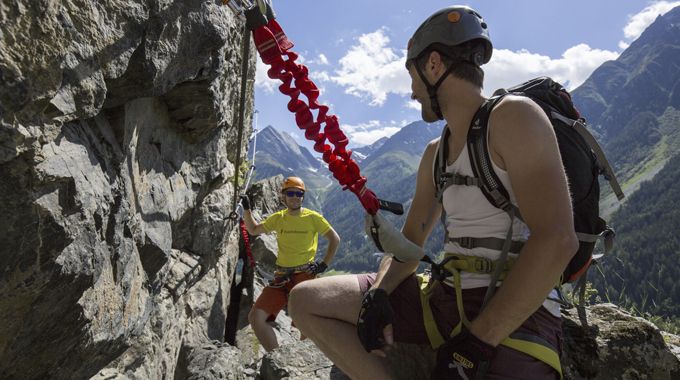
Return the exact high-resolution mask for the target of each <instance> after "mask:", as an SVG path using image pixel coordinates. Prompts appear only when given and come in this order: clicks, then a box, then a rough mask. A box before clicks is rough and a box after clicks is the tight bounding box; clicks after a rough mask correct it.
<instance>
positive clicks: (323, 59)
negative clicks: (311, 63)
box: [316, 53, 328, 65]
mask: <svg viewBox="0 0 680 380" xmlns="http://www.w3.org/2000/svg"><path fill="white" fill-rule="evenodd" d="M316 62H317V63H318V64H319V65H327V64H328V58H326V56H325V55H324V54H323V53H321V54H319V58H318V59H317V60H316Z"/></svg>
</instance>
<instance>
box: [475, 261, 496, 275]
mask: <svg viewBox="0 0 680 380" xmlns="http://www.w3.org/2000/svg"><path fill="white" fill-rule="evenodd" d="M493 264H494V263H493V261H491V260H489V259H487V258H484V257H477V258H475V261H474V266H475V271H477V273H484V274H488V273H491V272H493V270H494V265H493Z"/></svg>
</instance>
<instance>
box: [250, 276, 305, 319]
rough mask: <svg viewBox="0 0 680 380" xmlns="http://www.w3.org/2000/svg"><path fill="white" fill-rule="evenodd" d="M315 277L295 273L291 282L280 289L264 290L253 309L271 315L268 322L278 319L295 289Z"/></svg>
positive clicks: (269, 287)
mask: <svg viewBox="0 0 680 380" xmlns="http://www.w3.org/2000/svg"><path fill="white" fill-rule="evenodd" d="M314 278H315V276H314V275H312V274H309V273H307V272H299V273H295V274H294V275H293V277H292V278H291V280H290V281H288V282H287V283H286V284H285V285H284V286H282V287H280V288H272V287H271V286H267V287H265V288H264V290H262V294H260V296H259V297H257V301H255V304H254V305H253V307H255V308H258V309H261V310H264V311H265V312H267V314H269V317H268V318H267V321H268V322H271V321H273V320H275V319H276V316H277V315H278V314H279V312H280V311H281V310H282V309H283V308H284V307H286V305H287V304H288V293H290V290H291V289H293V287H294V286H295V285H297V284H299V283H301V282H303V281H307V280H312V279H314Z"/></svg>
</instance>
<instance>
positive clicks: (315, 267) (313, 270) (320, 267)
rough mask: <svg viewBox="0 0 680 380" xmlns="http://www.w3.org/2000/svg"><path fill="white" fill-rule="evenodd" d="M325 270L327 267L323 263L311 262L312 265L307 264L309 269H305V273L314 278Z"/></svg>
mask: <svg viewBox="0 0 680 380" xmlns="http://www.w3.org/2000/svg"><path fill="white" fill-rule="evenodd" d="M326 269H328V265H327V264H326V263H325V262H323V261H317V262H313V263H311V264H309V267H308V268H307V272H309V274H313V275H315V276H316V275H318V274H319V273H323V272H325V271H326Z"/></svg>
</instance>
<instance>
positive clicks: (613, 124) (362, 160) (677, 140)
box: [256, 7, 680, 318]
mask: <svg viewBox="0 0 680 380" xmlns="http://www.w3.org/2000/svg"><path fill="white" fill-rule="evenodd" d="M678 62H680V7H678V8H675V9H673V10H671V11H670V12H668V13H667V14H665V15H664V16H661V17H659V18H658V19H657V20H656V21H655V22H654V23H653V24H652V25H651V26H650V27H649V28H648V29H647V30H646V31H645V32H644V33H643V34H642V35H641V36H640V38H639V39H638V40H636V41H635V42H633V43H632V44H631V45H630V47H629V48H628V49H626V50H625V51H624V52H623V53H622V54H621V56H620V57H619V58H618V59H617V60H615V61H609V62H606V63H604V64H603V65H602V66H601V67H600V68H598V69H597V70H595V71H594V72H593V74H592V75H591V76H590V78H589V79H588V80H586V81H585V82H584V84H583V85H582V86H580V87H579V88H577V89H576V90H574V91H573V92H572V96H573V99H574V102H575V104H576V106H577V107H578V108H579V110H580V111H581V113H582V115H583V116H584V117H585V118H586V119H587V120H588V122H589V124H590V126H591V129H592V131H593V132H594V133H595V134H596V135H597V137H598V140H599V141H600V143H601V144H602V145H603V147H604V149H605V151H606V153H607V155H608V157H609V159H610V161H611V163H612V165H613V167H614V169H615V171H616V173H617V175H618V177H619V180H620V181H621V182H622V185H623V187H624V192H626V194H627V196H628V197H627V198H626V199H625V202H624V203H623V204H621V203H619V202H618V201H617V200H615V198H614V197H613V196H612V195H611V194H610V193H611V192H610V189H609V186H608V184H606V183H603V185H602V189H603V202H602V203H601V211H602V213H603V214H605V215H607V218H608V219H609V220H610V224H611V225H612V226H613V227H614V229H615V230H617V231H618V236H617V242H616V246H615V250H614V252H613V254H612V255H611V256H610V257H607V258H605V259H604V260H602V265H601V270H600V271H594V270H593V271H591V274H590V279H592V280H593V282H594V285H595V286H596V288H597V289H598V290H599V293H600V295H601V296H602V297H603V298H605V297H609V300H611V301H613V302H619V303H622V304H625V305H628V306H630V307H635V308H636V309H637V310H638V311H640V312H651V313H654V314H657V315H663V316H666V317H671V318H678V317H680V285H676V284H677V281H676V279H677V278H679V277H680V267H678V265H677V263H678V262H680V237H679V236H680V235H678V234H677V231H679V230H680V207H678V206H677V205H679V204H680V191H677V189H678V188H680V156H679V155H678V154H677V152H678V150H679V149H680V63H678ZM442 127H443V124H442V123H441V122H440V123H434V124H426V123H424V122H422V121H419V122H414V123H411V124H409V125H407V126H405V127H403V128H402V129H401V130H400V131H399V132H397V133H396V134H394V135H393V136H391V137H390V138H385V139H381V140H379V141H377V142H376V143H374V144H372V145H370V146H366V147H362V148H358V149H355V150H354V152H353V158H354V159H355V160H356V161H357V162H359V164H360V166H361V172H362V174H363V175H365V176H366V177H367V178H368V183H367V185H368V187H369V188H370V189H371V190H373V191H374V192H375V193H376V194H377V195H378V196H379V197H380V198H382V199H386V200H390V201H395V202H400V203H402V204H404V207H405V209H408V207H409V205H410V202H411V198H412V196H413V193H414V190H415V173H416V170H417V168H418V164H419V162H420V157H421V154H422V152H423V149H424V148H425V146H426V144H427V143H428V142H429V141H431V140H432V139H435V138H438V137H439V135H440V133H441V129H442ZM265 132H266V134H265ZM260 134H261V135H262V137H261V138H260V139H259V140H258V144H260V143H261V142H260V141H262V140H265V141H269V142H268V143H263V144H265V145H266V146H265V147H261V146H260V147H258V155H257V156H256V157H257V162H256V164H257V168H258V169H257V171H258V177H260V178H262V177H266V176H269V175H274V174H279V173H297V174H299V175H301V176H303V174H304V176H303V178H305V180H306V181H307V180H309V181H310V183H313V184H314V186H316V187H319V188H320V189H322V190H318V193H319V198H318V203H316V204H312V206H313V207H317V208H318V209H320V210H322V212H323V214H324V215H325V216H326V218H327V219H328V220H329V221H330V222H331V223H332V224H333V226H334V227H335V229H336V230H337V231H338V233H339V234H340V235H341V237H342V244H341V248H340V250H339V252H338V255H337V259H336V261H335V262H334V263H333V267H334V268H336V269H341V270H347V271H352V272H361V271H369V270H375V269H376V260H375V258H374V256H373V255H372V253H373V252H374V251H375V247H374V246H373V243H372V242H370V241H369V240H367V238H366V236H365V233H364V231H363V217H364V211H363V209H362V208H361V206H360V204H359V202H357V201H356V199H353V198H354V197H355V196H354V195H353V194H351V193H349V192H347V191H342V190H341V189H340V188H339V187H338V186H337V184H336V182H335V181H334V180H333V181H331V180H330V177H329V176H328V170H327V168H326V167H325V164H323V163H319V161H318V160H317V159H315V158H314V157H313V156H312V155H311V154H310V153H309V151H308V150H306V149H304V148H302V147H300V146H298V145H297V143H295V141H294V140H293V139H292V137H290V136H289V135H286V134H284V133H279V132H276V131H275V130H274V129H273V128H266V129H265V130H263V131H262V132H260ZM260 150H262V153H260V152H259V151H260ZM261 157H262V158H261ZM322 164H323V165H322ZM285 175H287V174H285ZM305 176H309V177H305ZM307 178H309V179H307ZM329 184H330V185H329ZM638 189H640V190H639V191H637V192H636V190H638ZM633 193H635V194H633ZM312 206H310V207H312ZM388 217H389V218H390V219H392V220H393V222H394V223H395V225H397V226H398V227H399V226H401V225H402V223H403V220H404V216H390V215H388ZM440 236H441V227H439V226H438V227H437V230H435V231H434V232H433V234H432V236H431V238H430V240H429V241H428V246H427V251H428V252H438V251H439V250H440V249H441V246H442V244H441V241H439V239H438V238H439V237H440Z"/></svg>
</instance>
